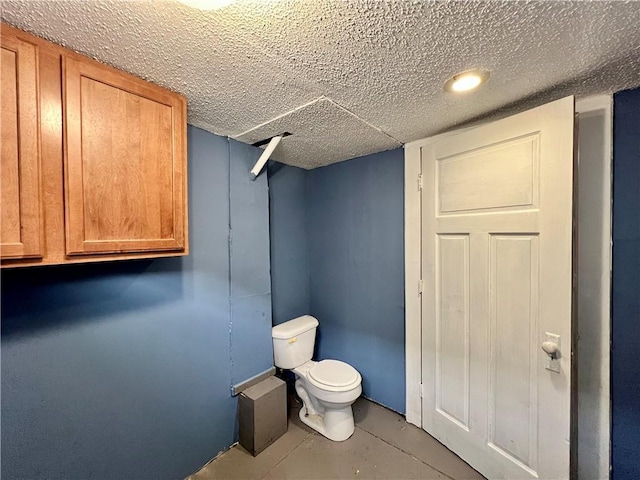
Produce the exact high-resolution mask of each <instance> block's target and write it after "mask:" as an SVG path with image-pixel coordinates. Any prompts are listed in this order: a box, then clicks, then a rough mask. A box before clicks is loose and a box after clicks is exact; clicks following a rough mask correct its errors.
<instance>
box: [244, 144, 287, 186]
mask: <svg viewBox="0 0 640 480" xmlns="http://www.w3.org/2000/svg"><path fill="white" fill-rule="evenodd" d="M280 140H282V135H278V136H275V137H273V138H272V139H271V141H270V142H269V145H267V148H265V149H264V152H262V155H260V158H259V159H258V161H257V162H256V164H255V165H254V166H253V168H252V169H251V180H252V181H253V180H255V179H256V177H257V176H258V175H259V174H260V171H261V170H262V167H264V165H265V163H267V160H269V157H270V156H271V154H272V153H273V151H274V150H275V149H276V147H277V146H278V144H279V143H280Z"/></svg>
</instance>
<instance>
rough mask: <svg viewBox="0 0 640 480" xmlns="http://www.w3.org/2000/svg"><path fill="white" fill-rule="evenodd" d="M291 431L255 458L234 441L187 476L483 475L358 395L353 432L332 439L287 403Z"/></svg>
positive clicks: (202, 479) (194, 479) (198, 479)
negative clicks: (308, 422)
mask: <svg viewBox="0 0 640 480" xmlns="http://www.w3.org/2000/svg"><path fill="white" fill-rule="evenodd" d="M290 404H291V405H290V408H289V411H290V415H289V429H288V431H287V433H286V434H285V435H284V436H282V437H280V438H279V439H278V440H277V441H276V442H275V443H273V444H272V445H270V446H269V447H268V448H267V449H266V450H264V451H263V452H262V453H260V454H259V455H258V456H257V457H253V456H252V455H251V454H250V453H248V452H247V451H246V450H245V449H243V448H242V447H241V446H240V445H237V446H235V447H233V448H231V449H230V450H228V451H227V452H225V453H224V454H223V455H221V456H219V457H218V458H216V459H215V460H214V461H212V462H211V463H209V464H208V465H206V466H205V467H203V468H202V469H201V470H200V471H199V472H198V473H196V474H194V475H192V476H191V477H189V478H188V480H211V479H225V480H226V479H229V480H231V479H244V480H248V479H296V480H299V479H363V480H364V479H385V480H386V479H410V478H412V479H453V480H463V479H464V480H466V479H484V477H483V476H482V475H480V474H479V473H478V472H476V471H475V470H474V469H472V468H471V467H470V466H469V465H467V464H466V463H465V462H463V461H462V460H461V459H460V458H459V457H458V456H456V455H455V454H453V453H452V452H451V451H449V450H447V448H445V447H444V446H443V445H442V444H440V443H439V442H438V441H436V440H435V439H434V438H433V437H431V436H430V435H428V434H427V433H426V432H424V431H423V430H421V429H419V428H417V427H414V426H413V425H410V424H408V423H407V422H406V421H405V420H404V418H403V417H402V416H400V415H398V414H397V413H394V412H392V411H391V410H387V409H386V408H384V407H381V406H380V405H377V404H375V403H373V402H370V401H369V400H366V399H364V398H360V399H358V400H357V401H356V403H355V404H354V406H353V412H354V418H355V422H356V431H355V432H354V434H353V436H352V437H351V438H349V439H348V440H346V441H344V442H332V441H331V440H329V439H327V438H325V437H323V436H322V435H320V434H319V433H317V432H315V431H314V430H312V429H310V428H309V427H307V426H306V425H304V424H303V423H302V422H300V419H299V418H298V410H299V408H300V401H299V400H297V399H295V400H293V401H291V402H290Z"/></svg>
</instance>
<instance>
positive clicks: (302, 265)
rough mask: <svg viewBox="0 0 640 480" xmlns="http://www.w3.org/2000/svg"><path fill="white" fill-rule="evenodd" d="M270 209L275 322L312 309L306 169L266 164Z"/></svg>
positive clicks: (283, 320) (306, 312)
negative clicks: (267, 168) (267, 167)
mask: <svg viewBox="0 0 640 480" xmlns="http://www.w3.org/2000/svg"><path fill="white" fill-rule="evenodd" d="M269 209H270V222H271V228H270V232H271V282H272V290H273V323H274V324H275V325H277V324H279V323H282V322H286V321H287V320H291V319H292V318H295V317H299V316H300V315H307V314H308V313H310V311H311V304H310V297H309V295H310V293H309V262H308V256H309V244H308V236H307V171H306V170H302V169H301V168H296V167H290V166H288V165H282V164H279V163H272V164H270V165H269Z"/></svg>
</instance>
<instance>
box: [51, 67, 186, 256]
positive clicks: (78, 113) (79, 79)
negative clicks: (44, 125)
mask: <svg viewBox="0 0 640 480" xmlns="http://www.w3.org/2000/svg"><path fill="white" fill-rule="evenodd" d="M63 61H64V64H63V72H64V81H63V83H64V94H65V98H64V105H65V119H66V125H65V126H66V152H65V198H66V208H65V210H66V211H65V217H66V218H65V220H66V250H67V254H68V255H78V254H96V253H118V252H143V251H162V250H182V249H184V247H185V226H186V225H185V224H186V219H185V216H186V215H185V205H186V199H185V195H186V188H185V180H184V179H185V174H186V166H185V165H186V154H185V152H184V149H185V142H184V134H185V132H184V115H185V108H184V103H183V100H182V99H181V98H179V97H178V96H175V95H172V94H170V93H169V92H166V91H165V90H163V89H161V88H159V87H155V86H153V85H149V84H143V83H142V82H141V81H139V80H138V81H136V80H133V79H131V77H129V76H128V75H125V74H118V73H116V72H113V71H111V70H105V69H101V68H98V67H96V66H95V65H93V64H90V63H86V64H85V63H83V62H81V61H78V60H76V59H71V58H64V59H63Z"/></svg>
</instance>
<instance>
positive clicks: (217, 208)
mask: <svg viewBox="0 0 640 480" xmlns="http://www.w3.org/2000/svg"><path fill="white" fill-rule="evenodd" d="M188 145H189V209H190V218H189V227H190V244H191V254H190V255H189V256H188V257H185V258H170V259H158V260H138V261H124V262H115V263H105V264H94V265H71V266H60V267H42V268H27V269H19V270H12V271H7V270H3V271H2V452H1V453H2V477H3V478H7V479H9V478H11V479H18V478H28V479H30V480H35V479H65V480H72V479H83V480H90V479H119V480H125V479H147V478H148V479H164V478H166V479H176V478H184V477H185V476H187V475H189V474H190V473H192V472H193V471H195V470H197V469H198V468H199V467H201V466H202V465H203V464H204V463H205V462H206V461H208V460H209V459H210V458H212V457H213V456H215V455H216V453H217V452H219V451H221V450H223V449H225V448H227V447H228V446H229V445H231V444H232V443H233V442H234V441H235V439H236V436H237V435H236V430H237V428H236V402H235V399H233V398H232V397H231V396H230V386H231V384H232V383H233V382H234V381H236V380H238V379H241V377H242V375H246V376H251V375H254V374H257V373H259V372H261V371H263V370H265V369H267V368H269V367H270V366H271V364H272V357H271V338H270V321H267V319H268V318H269V316H270V311H271V305H270V303H269V300H268V299H269V287H268V281H265V279H268V268H269V267H268V265H269V258H268V230H267V225H268V224H267V222H268V218H267V215H268V213H267V210H266V209H267V205H266V198H267V197H266V196H267V189H266V180H265V179H264V178H263V179H259V181H257V182H255V183H252V184H251V185H250V184H249V182H248V180H247V171H248V169H245V167H246V165H247V163H248V162H249V160H250V158H255V155H256V154H259V151H257V150H255V151H251V150H250V149H251V147H245V146H243V147H242V148H238V145H236V144H235V142H233V141H232V142H231V145H230V143H229V141H228V140H227V139H225V138H221V137H217V136H215V135H212V134H210V133H207V132H204V131H202V130H198V129H196V128H192V127H189V130H188ZM230 149H231V150H230ZM252 155H253V157H252ZM234 162H237V164H236V163H234ZM230 166H231V168H230ZM236 167H237V168H236ZM245 195H247V196H248V197H250V200H249V201H245V200H246V199H245ZM230 198H231V202H230ZM256 203H260V204H259V205H256ZM230 225H231V228H232V229H235V231H236V232H242V233H241V234H242V235H243V236H244V235H245V234H246V233H247V232H251V233H252V235H253V237H249V236H247V237H246V238H245V239H244V240H243V241H241V240H240V239H239V238H238V236H235V237H234V236H232V242H234V243H233V244H234V245H235V247H234V252H237V253H238V255H237V256H235V257H234V258H232V259H231V260H230V247H229V241H230V240H229V238H230ZM235 242H237V243H235ZM247 242H249V243H247ZM254 249H255V251H254V253H253V254H252V256H251V257H250V258H249V257H247V262H242V261H238V258H241V257H242V254H243V253H245V252H247V251H248V250H252V251H253V250H254ZM232 292H233V294H232ZM256 292H258V295H257V296H256V298H259V300H257V301H256V302H255V303H252V302H248V303H250V307H248V308H245V306H246V305H245V304H244V303H243V302H242V301H241V300H242V299H243V298H244V297H245V296H249V297H251V296H252V295H253V294H255V293H256ZM246 332H251V334H250V335H245V333H246ZM230 335H233V346H234V350H233V352H232V350H231V342H230Z"/></svg>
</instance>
